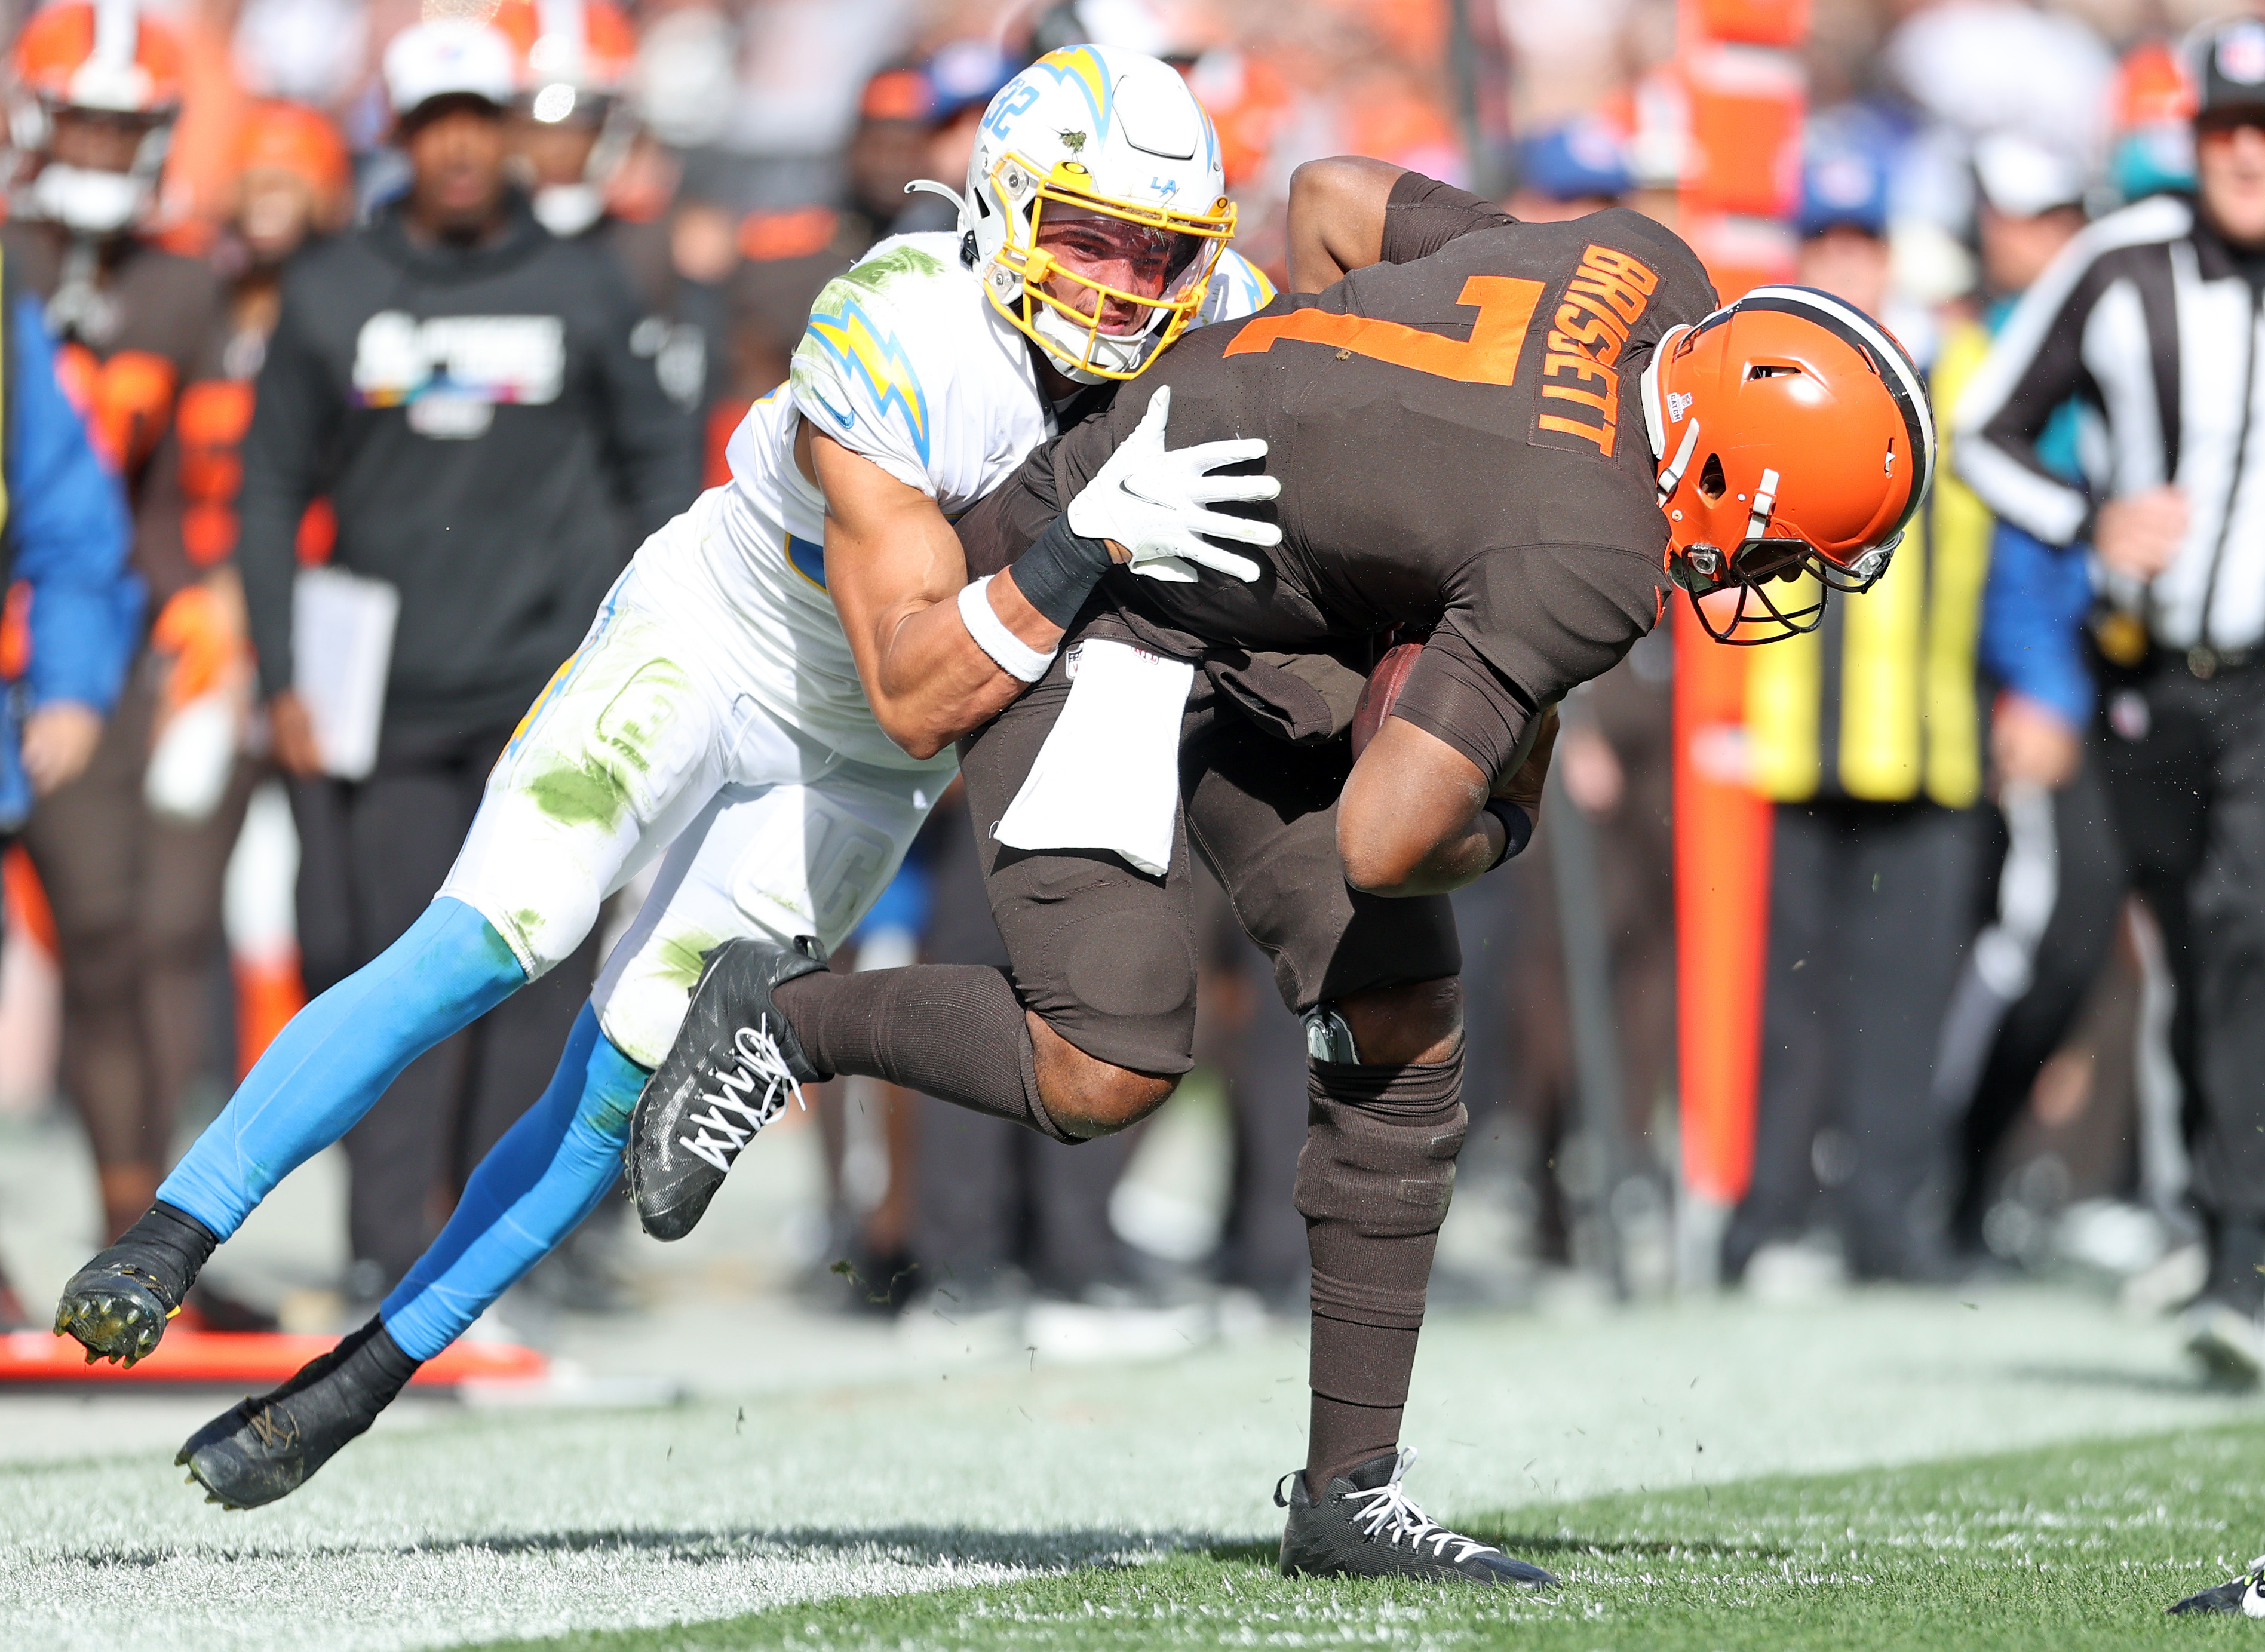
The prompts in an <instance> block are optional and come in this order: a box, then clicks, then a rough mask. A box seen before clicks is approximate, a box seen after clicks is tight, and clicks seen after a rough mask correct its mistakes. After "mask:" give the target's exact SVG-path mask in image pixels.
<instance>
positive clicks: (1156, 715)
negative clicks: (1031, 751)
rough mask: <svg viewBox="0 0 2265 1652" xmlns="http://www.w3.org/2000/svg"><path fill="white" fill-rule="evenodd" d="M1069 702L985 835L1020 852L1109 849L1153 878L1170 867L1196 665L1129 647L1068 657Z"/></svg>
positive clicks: (1085, 647)
mask: <svg viewBox="0 0 2265 1652" xmlns="http://www.w3.org/2000/svg"><path fill="white" fill-rule="evenodd" d="M1067 670H1068V672H1069V673H1070V679H1071V680H1070V689H1069V699H1068V701H1067V702H1066V703H1065V704H1064V705H1063V707H1062V713H1061V717H1060V720H1059V721H1058V722H1056V723H1055V724H1054V727H1053V732H1052V733H1051V734H1049V735H1047V736H1046V743H1045V745H1044V746H1040V747H1039V748H1038V761H1036V762H1035V763H1033V764H1031V773H1030V777H1029V778H1028V779H1027V780H1025V781H1023V789H1022V790H1020V791H1018V792H1016V794H1015V801H1014V802H1013V803H1012V804H1009V805H1008V808H1007V812H1006V814H1005V815H1004V816H1003V817H1002V818H1001V819H1000V822H999V824H998V826H997V827H996V828H995V829H994V831H993V833H992V835H993V836H994V837H996V838H997V839H998V840H999V841H1000V842H1001V843H1004V844H1007V845H1008V846H1009V847H1010V848H1018V849H1106V850H1108V851H1110V852H1111V853H1112V854H1115V855H1123V856H1124V857H1125V860H1126V861H1128V862H1131V863H1132V865H1133V866H1134V867H1136V868H1137V869H1139V870H1141V871H1144V872H1146V873H1147V874H1148V875H1149V876H1150V877H1162V876H1163V875H1164V873H1165V871H1166V870H1167V869H1168V868H1169V866H1170V865H1171V863H1172V827H1173V824H1174V822H1175V820H1176V819H1177V816H1178V811H1179V806H1180V719H1181V717H1182V714H1183V712H1184V711H1185V710H1186V709H1187V703H1188V691H1189V689H1190V688H1193V687H1194V685H1195V677H1196V668H1195V667H1194V666H1191V665H1190V664H1188V663H1187V662H1186V661H1184V660H1177V659H1163V658H1162V656H1160V655H1156V654H1152V653H1150V652H1149V651H1147V649H1145V648H1135V647H1134V646H1132V644H1130V643H1111V642H1103V641H1100V640H1098V639H1093V640H1089V641H1086V642H1083V643H1080V644H1078V645H1077V646H1076V647H1075V648H1074V649H1072V650H1071V651H1070V657H1069V660H1068V662H1067Z"/></svg>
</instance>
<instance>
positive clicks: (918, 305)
mask: <svg viewBox="0 0 2265 1652" xmlns="http://www.w3.org/2000/svg"><path fill="white" fill-rule="evenodd" d="M1273 295H1274V294H1273V288H1272V287H1271V286H1270V285H1269V284H1268V282H1267V280H1266V278H1265V277H1264V275H1262V274H1260V273H1258V271H1257V270H1256V268H1255V267H1253V266H1251V265H1249V263H1248V262H1246V261H1245V260H1244V259H1242V258H1241V257H1239V256H1238V255H1236V254H1234V253H1233V252H1228V253H1226V254H1224V255H1223V256H1222V257H1221V258H1220V269H1219V271H1218V272H1217V273H1216V274H1215V275H1214V276H1213V280H1212V285H1211V288H1210V291H1209V292H1208V294H1207V295H1206V296H1205V307H1204V310H1203V312H1202V315H1201V317H1200V319H1202V320H1204V321H1220V320H1226V319H1230V318H1233V317H1242V316H1247V315H1249V314H1251V313H1252V312H1253V311H1255V310H1256V309H1260V308H1262V307H1264V305H1265V304H1266V303H1267V302H1270V301H1271V299H1272V297H1273ZM1176 347H1184V345H1183V346H1176ZM797 418H806V419H808V420H809V421H810V422H811V424H812V426H815V427H816V428H817V429H819V430H820V431H823V432H824V433H826V434H827V435H828V436H830V437H832V438H833V439H834V440H836V441H838V442H840V443H841V444H842V446H844V447H846V448H848V449H850V451H852V452H853V453H857V454H860V455H863V456H864V457H866V458H868V459H870V460H871V461H872V462H874V463H876V464H878V465H879V466H880V467H881V468H882V469H884V470H886V471H887V472H888V473H889V474H890V475H891V476H892V477H896V478H897V479H898V480H899V481H900V482H903V483H904V484H906V485H907V486H909V487H914V488H918V489H919V490H920V491H921V492H923V493H925V494H927V495H928V496H929V498H930V499H934V500H935V501H936V504H937V506H938V507H939V508H941V509H942V510H943V513H944V514H945V515H947V516H956V515H958V513H961V512H962V511H965V509H966V508H967V507H968V506H971V505H972V504H973V503H974V502H975V501H976V500H977V499H980V498H981V497H982V496H983V495H984V494H986V493H987V492H989V491H991V490H992V489H994V488H995V487H996V486H997V485H998V484H1000V483H1001V481H1003V480H1004V479H1005V478H1006V477H1008V476H1009V474H1010V473H1011V472H1012V471H1013V470H1014V469H1015V467H1016V465H1017V464H1019V463H1021V462H1022V460H1023V456H1024V455H1026V454H1028V453H1029V452H1030V451H1031V448H1035V447H1037V446H1038V444H1039V443H1040V442H1042V441H1044V440H1046V439H1047V438H1048V437H1049V436H1052V435H1053V434H1054V433H1055V427H1054V417H1053V410H1052V407H1051V405H1050V404H1048V401H1047V398H1046V395H1045V391H1044V390H1043V389H1041V387H1040V385H1039V382H1038V373H1037V370H1036V368H1035V367H1034V366H1033V364H1032V362H1031V350H1030V346H1029V344H1028V342H1027V341H1026V340H1025V339H1024V338H1023V335H1022V334H1021V333H1019V332H1017V331H1015V329H1014V328H1012V327H1010V326H1009V325H1008V324H1007V323H1006V321H1005V320H1004V319H1003V318H1002V317H1000V316H999V314H998V313H997V312H996V311H995V310H994V309H992V308H991V305H990V302H989V301H988V300H987V299H986V298H985V297H984V295H983V288H982V286H981V284H980V282H979V281H978V280H976V278H975V276H974V275H973V273H971V272H970V271H969V270H967V269H966V268H965V266H962V265H961V263H960V261H959V238H958V237H957V236H955V235H950V234H946V233H940V232H939V233H929V234H921V235H905V236H896V237H891V238H890V239H889V240H886V241H884V242H882V243H881V244H879V245H878V246H876V247H875V248H874V249H873V250H872V251H870V252H869V253H868V254H867V255H866V256H865V258H863V260H862V261H861V262H859V263H858V264H857V265H856V267H855V268H853V269H851V270H850V271H849V272H848V273H847V274H844V275H841V276H840V277H837V278H836V279H835V280H833V281H832V282H830V283H829V284H828V285H827V287H826V288H825V290H824V291H823V292H821V293H820V294H819V296H818V301H817V302H816V303H814V304H813V305H812V307H811V312H810V321H809V324H808V325H807V327H806V328H805V331H804V333H803V337H802V341H801V343H800V345H799V346H797V348H796V350H795V354H794V366H793V374H792V376H791V377H790V379H789V380H788V382H786V383H785V384H783V385H781V386H780V387H779V388H778V389H776V390H774V391H772V392H771V393H770V394H769V395H768V396H766V397H764V398H763V399H762V400H761V401H760V402H758V403H756V404H755V405H754V408H753V409H752V410H750V411H749V412H748V414H747V418H746V419H745V420H744V421H743V422H742V423H741V424H740V426H739V429H738V431H737V432H735V433H733V435H732V440H731V444H730V447H729V448H727V450H726V456H727V457H728V459H729V461H730V463H731V467H732V486H731V489H730V499H729V502H728V504H727V505H726V506H725V508H724V509H722V510H720V511H718V512H717V513H716V525H715V527H714V528H713V529H712V530H711V531H710V533H708V534H706V535H703V536H702V537H701V538H700V539H699V541H698V542H696V544H681V543H672V544H663V543H662V542H660V541H658V540H657V541H655V542H652V544H649V545H648V546H647V547H646V548H645V549H644V550H642V551H640V552H639V553H638V556H637V566H638V569H639V570H640V571H641V572H642V573H643V574H644V575H645V577H646V579H647V580H648V581H649V582H650V583H651V584H652V586H656V587H659V588H661V589H666V590H667V591H670V592H672V593H675V594H677V595H679V596H681V597H682V598H684V599H686V600H684V601H682V602H681V604H679V605H678V606H681V608H682V610H683V611H684V612H685V613H686V614H687V615H688V616H690V617H691V619H692V621H693V622H695V623H698V624H703V625H706V626H708V627H710V629H711V630H714V631H715V632H717V635H718V640H720V641H721V642H722V643H723V644H725V646H727V647H730V648H732V650H734V651H735V652H736V653H737V655H738V656H739V659H741V660H742V662H743V665H744V671H743V676H744V678H745V680H747V683H748V686H749V688H751V690H752V691H753V692H754V693H755V694H756V695H757V696H758V697H759V698H760V699H761V701H762V702H763V704H764V706H765V708H766V709H767V710H770V711H771V712H773V713H774V714H776V715H777V716H778V717H782V718H784V719H786V720H787V721H788V722H789V724H790V725H791V726H793V727H795V728H797V729H799V730H801V731H804V732H805V733H808V734H810V735H812V736H814V737H815V738H817V739H819V740H820V741H822V742H824V743H825V744H826V745H827V746H831V747H832V748H834V750H836V751H839V752H841V753H843V754H844V755H845V756H848V757H851V758H854V759H856V760H857V761H861V762H867V763H874V764H878V765H883V766H886V767H892V768H907V767H914V768H920V767H936V768H949V767H950V765H951V763H952V761H954V759H953V758H952V756H951V755H950V753H943V754H942V755H939V756H938V757H936V758H934V759H930V760H929V761H927V762H926V763H921V762H918V761H916V760H914V759H913V758H911V757H908V756H907V755H906V754H905V753H904V752H903V751H901V750H900V749H899V747H898V746H896V745H895V744H894V743H893V742H892V741H891V740H890V739H889V738H888V736H887V735H885V734H884V733H883V732H882V731H881V730H880V727H879V725H878V724H876V723H875V722H874V721H873V714H872V711H871V710H870V708H869V707H868V706H867V704H866V702H865V691H864V688H863V685H862V684H861V683H860V682H859V680H858V678H857V666H856V660H855V659H853V658H852V656H851V654H850V651H849V643H848V638H847V637H844V636H843V635H842V631H841V619H840V616H839V615H837V614H836V613H835V611H834V602H833V600H832V598H830V597H829V596H828V595H827V590H826V552H825V542H826V501H825V499H824V498H823V496H821V495H820V494H819V491H818V490H817V489H816V488H814V487H813V486H812V485H811V484H810V483H809V482H808V481H806V480H805V478H804V477H803V475H802V472H801V471H800V470H799V469H797V467H796V465H795V462H794V438H795V423H796V420H797Z"/></svg>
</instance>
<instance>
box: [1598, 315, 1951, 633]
mask: <svg viewBox="0 0 2265 1652" xmlns="http://www.w3.org/2000/svg"><path fill="white" fill-rule="evenodd" d="M1642 399H1643V412H1644V419H1645V422H1646V424H1647V425H1648V426H1650V433H1651V445H1652V451H1653V452H1654V453H1656V454H1657V455H1659V457H1660V461H1661V463H1660V470H1659V508H1660V509H1661V510H1662V511H1664V513H1666V515H1667V524H1668V535H1667V571H1668V574H1669V576H1670V577H1671V579H1673V580H1674V581H1675V583H1676V584H1677V585H1679V586H1681V587H1682V588H1683V589H1684V591H1685V592H1686V593H1688V594H1689V596H1690V598H1691V603H1692V608H1693V610H1694V611H1695V612H1696V613H1697V614H1698V615H1699V620H1700V622H1701V624H1702V625H1704V626H1705V627H1706V628H1707V630H1708V635H1710V636H1711V637H1714V638H1715V640H1716V641H1717V642H1725V643H1737V644H1756V643H1767V642H1774V641H1776V640H1778V639H1779V638H1781V637H1792V636H1798V635H1800V634H1801V633H1803V632H1806V631H1813V630H1816V629H1817V625H1818V624H1819V623H1820V622H1822V620H1823V619H1824V604H1825V600H1826V598H1827V597H1828V595H1829V594H1830V593H1832V592H1835V591H1840V592H1847V593H1857V592H1862V591H1868V590H1870V589H1871V588H1872V586H1875V585H1876V584H1877V583H1879V580H1880V578H1881V576H1882V575H1883V574H1885V573H1886V572H1887V571H1888V562H1889V558H1890V557H1891V556H1892V555H1893V554H1894V552H1895V549H1896V546H1897V543H1898V542H1901V540H1902V538H1903V535H1904V528H1905V527H1906V526H1907V525H1908V524H1909V523H1910V521H1911V519H1912V516H1913V515H1915V514H1916V513H1918V510H1919V506H1920V504H1921V503H1922V502H1923V501H1924V500H1925V499H1926V491H1927V488H1928V486H1929V484H1931V483H1932V482H1933V481H1934V462H1935V443H1934V416H1933V414H1932V413H1931V412H1930V411H1929V410H1928V407H1927V400H1926V384H1925V382H1923V381H1922V380H1921V379H1920V377H1919V368H1917V367H1915V366H1914V365H1913V364H1912V359H1911V357H1910V356H1909V355H1908V354H1906V353H1904V348H1903V346H1901V345H1899V344H1897V342H1896V340H1895V338H1894V337H1893V335H1891V334H1890V333H1889V331H1887V329H1885V328H1884V327H1882V326H1881V325H1880V324H1878V323H1877V322H1875V321H1874V320H1872V319H1871V317H1868V316H1867V315H1865V314H1864V313H1863V312H1862V311H1861V310H1860V309H1856V308H1855V307H1854V305H1851V304H1846V303H1843V302H1840V301H1839V299H1837V298H1833V297H1832V296H1830V295H1827V294H1824V293H1820V292H1817V291H1814V290H1812V289H1810V288H1809V287H1756V288H1755V289H1754V290H1753V291H1752V292H1751V293H1749V294H1747V295H1745V296H1744V298H1741V299H1740V300H1738V301H1737V302H1736V303H1734V304H1729V305H1726V306H1724V307H1723V308H1722V309H1718V310H1716V311H1715V312H1714V313H1713V314H1712V315H1710V316H1708V317H1706V318H1705V319H1704V320H1703V321H1701V322H1699V323H1698V324H1696V325H1694V326H1688V327H1678V328H1675V329H1674V330H1672V331H1670V332H1669V333H1668V334H1667V336H1666V337H1665V338H1662V339H1661V340H1660V341H1659V347H1658V349H1657V351H1655V352H1654V353H1653V355H1652V359H1651V365H1650V367H1649V368H1646V369H1645V371H1644V375H1643V389H1642ZM1804 575H1807V576H1810V577H1811V579H1803V576H1804ZM1781 581H1784V582H1790V583H1791V585H1792V588H1791V589H1790V590H1784V589H1780V590H1777V591H1773V589H1772V587H1773V586H1777V585H1778V584H1779V582H1781ZM1733 591H1735V592H1736V593H1737V601H1736V605H1735V606H1734V607H1730V605H1729V604H1727V603H1725V604H1723V605H1720V606H1719V607H1718V605H1715V604H1713V603H1708V602H1704V601H1702V600H1701V599H1702V598H1706V597H1711V596H1713V595H1715V593H1718V592H1719V593H1728V592H1733ZM1722 607H1728V608H1729V612H1728V614H1727V615H1725V614H1723V613H1722V611H1721V608H1722Z"/></svg>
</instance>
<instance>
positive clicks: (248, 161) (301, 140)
mask: <svg viewBox="0 0 2265 1652" xmlns="http://www.w3.org/2000/svg"><path fill="white" fill-rule="evenodd" d="M236 165H237V171H239V172H249V171H276V172H288V173H290V174H292V175H293V176H294V177H295V178H300V179H302V181H303V182H304V183H305V184H306V186H307V187H308V188H310V189H311V190H313V191H314V192H315V193H316V194H317V195H318V196H329V195H331V194H333V193H336V192H338V191H339V190H342V189H344V188H346V185H347V183H348V181H349V180H350V179H351V178H352V177H353V166H352V164H351V163H350V162H349V161H348V159H347V157H346V141H345V140H344V139H343V138H341V137H340V136H339V129H338V127H334V126H332V125H331V122H330V120H329V119H328V117H326V116H325V115H324V114H323V113H322V112H321V111H319V110H316V109H310V108H309V107H307V106H306V105H304V104H300V103H286V102H284V101H282V100H281V99H280V98H278V99H272V100H270V101H267V102H265V103H259V104H255V105H254V106H252V108H251V113H249V114H247V115H246V116H245V117H244V127H243V130H242V131H241V132H240V133H239V134H238V135H237V149H236Z"/></svg>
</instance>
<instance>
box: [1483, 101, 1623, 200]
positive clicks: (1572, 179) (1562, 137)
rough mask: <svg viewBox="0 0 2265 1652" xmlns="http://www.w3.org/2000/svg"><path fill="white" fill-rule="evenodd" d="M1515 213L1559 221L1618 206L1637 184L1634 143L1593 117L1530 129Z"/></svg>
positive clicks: (1521, 153) (1514, 195)
mask: <svg viewBox="0 0 2265 1652" xmlns="http://www.w3.org/2000/svg"><path fill="white" fill-rule="evenodd" d="M1512 164H1513V167H1514V170H1515V174H1516V184H1515V186H1514V187H1513V188H1512V189H1511V193H1510V199H1509V200H1506V201H1504V203H1503V205H1504V206H1505V207H1508V208H1509V209H1510V212H1511V216H1513V217H1517V218H1523V219H1525V220H1526V222H1529V223H1553V222H1557V221H1558V220H1560V219H1565V218H1580V217H1584V216H1586V215H1588V214H1590V213H1592V212H1602V211H1603V210H1604V209H1605V208H1606V207H1617V206H1619V205H1620V202H1621V200H1622V198H1623V197H1624V196H1626V195H1627V194H1628V191H1629V190H1630V189H1631V188H1633V187H1634V186H1635V178H1634V176H1633V175H1632V174H1631V173H1630V171H1629V170H1628V144H1627V142H1626V141H1625V140H1623V139H1622V138H1621V136H1620V134H1619V133H1617V132H1615V131H1613V129H1612V127H1609V126H1607V125H1606V124H1605V122H1603V121H1602V120H1598V119H1597V118H1596V117H1595V116H1593V115H1583V116H1580V117H1578V118H1577V119H1574V120H1566V121H1562V122H1560V123H1559V124H1557V125H1555V126H1550V127H1542V128H1541V129H1540V131H1537V132H1531V133H1528V134H1527V135H1526V136H1525V137H1524V138H1521V139H1520V140H1519V141H1518V147H1517V149H1516V150H1515V152H1514V159H1513V163H1512Z"/></svg>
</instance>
